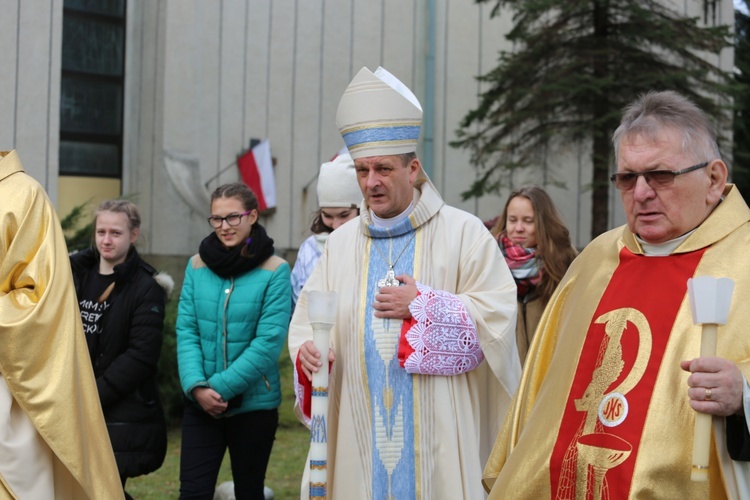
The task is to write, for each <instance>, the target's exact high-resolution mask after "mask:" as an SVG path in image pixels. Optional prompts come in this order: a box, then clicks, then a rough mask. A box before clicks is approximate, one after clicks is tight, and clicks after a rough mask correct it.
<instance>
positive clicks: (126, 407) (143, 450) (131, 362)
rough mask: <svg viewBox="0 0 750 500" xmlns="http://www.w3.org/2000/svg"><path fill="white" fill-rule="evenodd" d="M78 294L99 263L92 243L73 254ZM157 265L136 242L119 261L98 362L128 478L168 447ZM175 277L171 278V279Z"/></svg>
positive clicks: (112, 433)
mask: <svg viewBox="0 0 750 500" xmlns="http://www.w3.org/2000/svg"><path fill="white" fill-rule="evenodd" d="M70 262H71V266H72V268H73V280H74V282H75V287H76V293H77V294H78V296H79V297H80V296H81V292H82V290H83V288H84V286H85V285H86V278H87V276H88V274H89V272H91V271H95V270H97V269H98V266H99V253H98V252H97V251H96V250H95V249H93V248H91V249H88V250H84V251H81V252H77V253H75V254H73V255H71V256H70ZM155 275H156V270H155V269H154V268H153V267H151V266H150V265H148V264H147V263H146V262H144V261H143V260H142V259H141V258H140V256H139V255H138V252H137V251H136V250H135V248H134V247H131V248H130V251H129V253H128V257H127V259H126V261H125V262H123V263H122V264H118V265H117V266H115V287H114V290H113V291H112V293H111V294H110V295H109V299H108V300H109V302H110V304H111V305H110V307H109V309H107V311H106V312H105V313H104V316H103V317H102V333H101V337H100V339H99V344H98V348H97V351H96V352H95V353H92V358H93V359H92V363H93V367H94V375H95V376H96V385H97V388H98V389H99V398H100V399H101V403H102V410H103V411H104V419H105V420H106V422H107V429H108V430H109V437H110V439H111V441H112V448H113V450H114V452H115V458H116V459H117V467H118V469H119V471H120V476H122V477H135V476H139V475H141V474H147V473H149V472H152V471H155V470H156V469H158V468H159V467H161V464H162V462H163V461H164V456H165V454H166V451H167V431H166V422H165V419H164V411H163V409H162V406H161V402H160V400H159V391H158V386H157V382H156V370H157V363H158V362H159V354H160V353H161V344H162V327H163V323H164V302H165V294H166V293H165V289H164V288H162V286H160V284H159V283H158V282H157V280H156V279H155ZM170 281H171V279H170Z"/></svg>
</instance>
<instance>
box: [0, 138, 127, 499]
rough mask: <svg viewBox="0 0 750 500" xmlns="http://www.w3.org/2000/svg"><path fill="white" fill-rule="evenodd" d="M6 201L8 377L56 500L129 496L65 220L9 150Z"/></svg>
mask: <svg viewBox="0 0 750 500" xmlns="http://www.w3.org/2000/svg"><path fill="white" fill-rule="evenodd" d="M0 206H2V211H1V212H0V373H1V374H2V377H3V378H4V379H5V381H6V383H7V386H8V389H9V390H10V393H11V394H12V396H13V398H14V400H15V402H16V403H17V404H18V405H19V406H20V407H21V408H22V409H23V412H24V413H25V415H26V416H28V417H29V419H30V420H31V421H32V422H33V425H34V427H35V428H36V431H37V432H38V433H39V435H40V436H41V437H42V438H43V439H44V441H45V442H46V444H47V445H48V446H49V448H50V449H51V451H52V466H53V472H54V490H55V498H56V499H61V498H62V499H67V498H70V499H79V498H95V499H110V498H123V491H122V485H121V483H120V479H119V474H118V472H117V465H116V464H115V460H114V455H113V454H112V447H111V445H110V442H109V435H108V434H107V429H106V427H105V424H104V417H103V415H102V410H101V405H100V403H99V396H98V393H97V390H96V384H95V381H94V374H93V370H92V368H91V361H90V359H89V354H88V349H87V347H86V339H85V338H84V335H83V329H82V326H81V317H80V313H79V311H78V303H77V300H76V295H75V291H74V288H73V280H72V275H71V271H70V261H69V259H68V252H67V247H66V245H65V240H64V238H63V234H62V230H61V229H60V223H59V221H58V218H57V215H56V213H55V210H54V208H53V206H52V203H51V202H50V201H49V199H48V198H47V195H46V193H45V192H44V190H43V188H42V187H41V186H40V185H39V184H38V183H37V182H36V181H34V180H33V179H32V178H31V177H29V176H28V175H26V174H25V173H24V171H23V167H22V166H21V162H20V160H19V158H18V155H17V154H16V152H15V151H10V152H0ZM11 458H15V457H10V458H9V457H0V461H3V460H4V459H8V460H10V459H11ZM16 496H17V495H15V494H14V493H13V492H12V490H11V489H10V486H9V484H8V481H6V480H5V479H4V478H3V477H2V475H0V498H15V497H16Z"/></svg>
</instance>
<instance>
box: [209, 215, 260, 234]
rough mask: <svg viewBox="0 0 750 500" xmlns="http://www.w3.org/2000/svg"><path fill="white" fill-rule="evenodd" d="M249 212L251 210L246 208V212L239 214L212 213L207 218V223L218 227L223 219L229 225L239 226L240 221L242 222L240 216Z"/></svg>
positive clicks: (215, 227)
mask: <svg viewBox="0 0 750 500" xmlns="http://www.w3.org/2000/svg"><path fill="white" fill-rule="evenodd" d="M250 212H252V210H248V211H247V212H244V213H241V214H229V215H227V216H226V217H219V216H218V215H212V216H211V217H209V218H208V223H209V224H211V227H212V228H214V229H219V228H220V227H221V225H222V224H223V223H224V221H227V224H229V225H230V226H239V225H240V222H242V218H243V217H244V216H246V215H248V214H249V213H250Z"/></svg>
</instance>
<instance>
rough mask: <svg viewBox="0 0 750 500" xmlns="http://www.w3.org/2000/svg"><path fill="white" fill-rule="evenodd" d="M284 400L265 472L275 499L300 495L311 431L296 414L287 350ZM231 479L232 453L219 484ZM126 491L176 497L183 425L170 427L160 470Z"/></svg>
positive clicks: (282, 363)
mask: <svg viewBox="0 0 750 500" xmlns="http://www.w3.org/2000/svg"><path fill="white" fill-rule="evenodd" d="M279 368H280V369H281V384H282V392H283V399H282V403H281V407H280V408H279V429H278V431H277V432H276V441H275V442H274V445H273V451H272V452H271V461H270V462H269V464H268V471H267V472H266V486H268V487H269V488H271V489H272V490H273V491H274V494H275V500H287V499H296V498H299V490H300V480H301V477H302V470H303V468H304V465H305V458H306V457H307V451H308V449H309V442H310V433H309V431H308V430H307V428H306V427H304V426H303V425H302V424H301V423H299V421H298V420H297V418H296V417H295V416H294V412H293V408H294V391H293V388H292V386H293V375H292V363H291V361H290V360H289V356H288V355H287V351H286V349H285V350H284V351H283V352H282V355H281V359H280V360H279ZM231 480H232V472H231V469H230V468H229V454H226V455H225V456H224V462H223V463H222V465H221V471H220V472H219V483H222V482H224V481H231ZM126 489H127V491H128V493H130V494H131V495H132V496H133V497H134V498H136V499H138V500H160V499H168V498H177V497H178V496H179V490H180V428H179V426H177V427H174V428H172V429H170V431H169V445H168V448H167V457H166V459H165V460H164V465H162V467H161V469H159V470H157V471H156V472H153V473H151V474H148V475H146V476H141V477H136V478H132V479H129V480H128V484H127V488H126Z"/></svg>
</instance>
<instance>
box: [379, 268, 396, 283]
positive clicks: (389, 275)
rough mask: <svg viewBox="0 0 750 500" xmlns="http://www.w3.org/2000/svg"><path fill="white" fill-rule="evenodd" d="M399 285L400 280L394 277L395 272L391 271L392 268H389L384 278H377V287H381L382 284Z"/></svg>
mask: <svg viewBox="0 0 750 500" xmlns="http://www.w3.org/2000/svg"><path fill="white" fill-rule="evenodd" d="M399 285H401V282H400V281H399V280H397V279H396V273H394V272H393V268H392V267H391V268H389V269H388V272H387V273H386V275H385V278H383V279H381V280H378V288H382V287H384V286H399Z"/></svg>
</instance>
